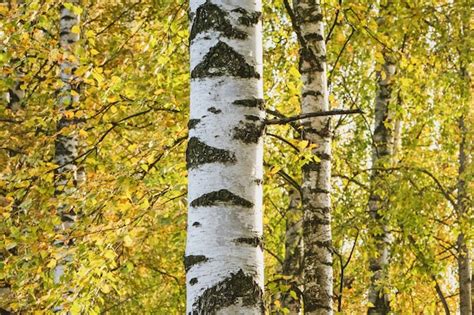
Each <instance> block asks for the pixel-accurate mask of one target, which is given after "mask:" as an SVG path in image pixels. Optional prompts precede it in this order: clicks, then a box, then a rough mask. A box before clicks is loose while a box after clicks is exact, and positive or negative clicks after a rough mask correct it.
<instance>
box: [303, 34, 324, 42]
mask: <svg viewBox="0 0 474 315" xmlns="http://www.w3.org/2000/svg"><path fill="white" fill-rule="evenodd" d="M304 39H306V40H307V41H311V40H314V41H322V40H324V37H323V36H322V35H321V34H318V33H311V34H306V35H305V36H304Z"/></svg>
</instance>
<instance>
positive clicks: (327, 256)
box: [293, 0, 333, 314]
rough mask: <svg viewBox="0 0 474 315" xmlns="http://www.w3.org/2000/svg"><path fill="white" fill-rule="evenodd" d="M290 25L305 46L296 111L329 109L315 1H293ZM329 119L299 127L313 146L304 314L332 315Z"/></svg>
mask: <svg viewBox="0 0 474 315" xmlns="http://www.w3.org/2000/svg"><path fill="white" fill-rule="evenodd" d="M293 4H294V11H295V18H296V20H297V21H296V22H297V24H298V25H299V28H300V30H301V37H302V38H303V39H304V40H305V44H306V45H302V46H303V47H302V48H301V49H300V65H299V69H300V73H301V79H302V81H303V88H302V100H301V112H302V113H303V114H304V113H310V112H320V111H327V110H329V101H328V89H327V74H326V44H325V38H324V26H323V15H322V11H321V3H320V1H314V0H295V1H294V2H293ZM330 122H331V121H330V118H329V117H316V118H313V119H309V120H308V121H306V122H304V123H303V127H304V129H303V136H304V139H306V140H308V141H309V142H310V143H311V144H314V145H316V147H315V149H314V151H313V153H314V155H315V159H314V160H313V161H310V162H308V163H307V164H305V165H304V166H303V183H302V195H303V199H302V206H303V243H304V264H303V266H304V267H303V270H304V271H303V272H304V312H305V314H332V312H333V310H332V296H333V267H332V265H333V260H332V236H331V200H330V190H331V126H330Z"/></svg>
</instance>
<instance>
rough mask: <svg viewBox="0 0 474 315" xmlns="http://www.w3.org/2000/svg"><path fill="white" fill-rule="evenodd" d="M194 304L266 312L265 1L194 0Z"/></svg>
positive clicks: (189, 284)
mask: <svg viewBox="0 0 474 315" xmlns="http://www.w3.org/2000/svg"><path fill="white" fill-rule="evenodd" d="M190 12H191V13H190V17H191V33H190V54H191V58H190V59H191V113H190V121H189V129H190V130H189V143H188V148H187V152H186V159H187V167H188V179H189V184H188V200H189V212H188V230H187V231H188V233H187V245H186V255H185V258H184V264H185V269H186V288H187V307H186V308H187V311H186V313H187V314H193V315H194V314H263V312H264V305H263V250H262V246H263V245H262V233H263V226H262V176H263V140H262V135H263V131H264V124H263V119H264V111H263V84H262V71H263V67H262V26H261V1H250V0H240V1H237V0H225V1H224V0H215V1H204V0H193V1H191V2H190Z"/></svg>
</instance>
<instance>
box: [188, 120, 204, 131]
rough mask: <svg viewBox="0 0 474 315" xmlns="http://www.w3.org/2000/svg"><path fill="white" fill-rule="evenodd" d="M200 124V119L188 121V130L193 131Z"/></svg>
mask: <svg viewBox="0 0 474 315" xmlns="http://www.w3.org/2000/svg"><path fill="white" fill-rule="evenodd" d="M200 122H201V119H190V120H189V122H188V129H189V130H191V129H194V128H196V126H197V125H198V124H199V123H200Z"/></svg>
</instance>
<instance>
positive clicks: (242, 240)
mask: <svg viewBox="0 0 474 315" xmlns="http://www.w3.org/2000/svg"><path fill="white" fill-rule="evenodd" d="M233 242H235V243H237V244H247V245H250V246H253V247H260V249H262V250H263V238H262V237H261V236H254V237H239V238H236V239H234V240H233Z"/></svg>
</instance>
